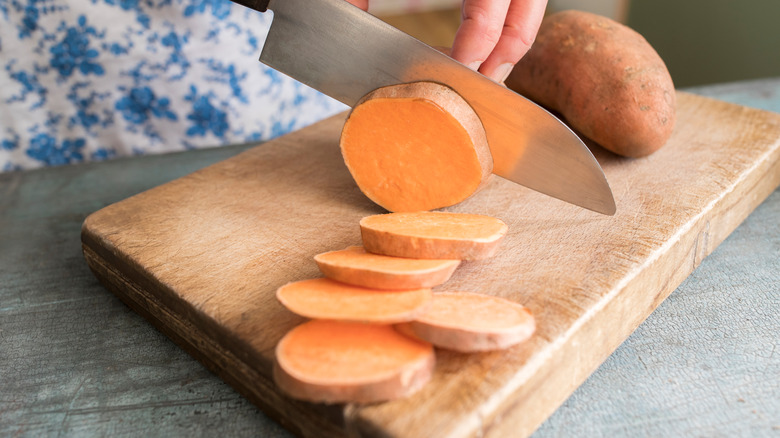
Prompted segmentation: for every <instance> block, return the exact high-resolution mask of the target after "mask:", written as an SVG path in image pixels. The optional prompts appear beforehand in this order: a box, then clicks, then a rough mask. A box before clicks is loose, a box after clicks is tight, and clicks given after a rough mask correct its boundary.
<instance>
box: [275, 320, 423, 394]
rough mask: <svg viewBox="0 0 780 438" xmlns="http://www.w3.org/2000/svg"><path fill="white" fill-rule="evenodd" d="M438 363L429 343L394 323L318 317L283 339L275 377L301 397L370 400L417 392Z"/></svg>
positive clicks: (283, 386)
mask: <svg viewBox="0 0 780 438" xmlns="http://www.w3.org/2000/svg"><path fill="white" fill-rule="evenodd" d="M434 364H435V356H434V351H433V347H432V346H431V345H430V344H429V343H427V342H423V341H419V340H415V339H412V338H410V337H407V336H404V335H402V334H400V333H398V332H397V331H395V330H394V329H393V328H392V326H388V325H373V324H360V323H350V322H337V321H327V320H314V321H309V322H306V323H304V324H302V325H299V326H298V327H296V328H294V329H292V330H291V331H290V332H289V333H287V335H285V336H284V338H282V340H281V341H279V344H278V345H277V347H276V363H275V367H274V380H275V382H276V384H277V385H278V386H279V388H280V389H281V390H282V391H283V392H284V393H286V394H288V395H289V396H291V397H293V398H297V399H301V400H308V401H312V402H324V403H342V402H357V403H370V402H379V401H386V400H393V399H397V398H401V397H406V396H409V395H411V394H412V393H414V392H416V391H417V390H418V389H420V388H422V387H423V386H424V385H425V384H426V383H427V382H428V381H429V380H430V378H431V376H432V374H433V369H434Z"/></svg>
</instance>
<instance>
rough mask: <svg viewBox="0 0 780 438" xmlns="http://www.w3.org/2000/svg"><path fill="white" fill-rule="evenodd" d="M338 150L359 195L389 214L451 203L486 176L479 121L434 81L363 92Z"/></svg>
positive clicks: (488, 167) (488, 160)
mask: <svg viewBox="0 0 780 438" xmlns="http://www.w3.org/2000/svg"><path fill="white" fill-rule="evenodd" d="M340 144H341V152H342V155H343V157H344V163H345V164H346V165H347V168H348V169H349V172H350V173H351V174H352V177H353V178H354V180H355V182H356V183H357V185H358V187H359V188H360V190H361V191H362V192H363V193H364V194H365V195H366V196H367V197H368V198H369V199H371V200H372V201H374V202H375V203H377V204H378V205H380V206H382V207H384V208H385V209H387V210H389V211H423V210H434V209H437V208H442V207H448V206H451V205H454V204H457V203H459V202H461V201H463V200H465V199H466V198H468V197H469V196H471V195H472V194H473V193H475V192H476V191H477V190H478V189H479V188H481V187H482V186H483V185H484V183H485V182H486V181H487V180H488V178H489V176H490V175H491V172H492V171H493V158H492V155H491V154H490V149H489V148H488V143H487V136H486V134H485V129H484V127H483V126H482V121H481V120H480V119H479V116H477V114H476V112H474V110H473V109H472V108H471V106H470V105H469V104H468V103H467V102H466V101H465V100H464V99H463V98H462V97H461V96H460V95H459V94H458V93H457V92H455V91H454V90H452V89H451V88H449V87H447V86H445V85H442V84H438V83H434V82H414V83H409V84H400V85H392V86H388V87H383V88H379V89H377V90H374V91H372V92H371V93H369V94H367V95H366V96H364V97H363V98H362V99H361V100H360V101H358V103H357V104H356V105H355V107H354V108H353V109H352V111H351V112H350V114H349V117H348V118H347V121H346V122H345V123H344V128H343V130H342V133H341V141H340Z"/></svg>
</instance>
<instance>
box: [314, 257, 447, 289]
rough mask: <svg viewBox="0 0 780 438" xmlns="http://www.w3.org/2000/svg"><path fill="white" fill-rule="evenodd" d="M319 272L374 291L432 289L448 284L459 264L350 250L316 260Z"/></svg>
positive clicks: (315, 258) (316, 258)
mask: <svg viewBox="0 0 780 438" xmlns="http://www.w3.org/2000/svg"><path fill="white" fill-rule="evenodd" d="M314 261H316V262H317V266H319V268H320V271H322V273H323V274H324V275H325V276H326V277H328V278H330V279H332V280H336V281H339V282H342V283H347V284H352V285H356V286H363V287H368V288H373V289H418V288H431V287H434V286H438V285H440V284H442V283H444V282H445V281H447V280H448V279H449V278H450V276H452V273H453V272H455V269H456V268H457V267H458V265H459V264H460V260H446V259H445V260H424V259H410V258H403V257H390V256H385V255H380V254H372V253H370V252H367V251H366V250H365V248H363V247H362V246H351V247H349V248H346V249H342V250H339V251H330V252H326V253H322V254H318V255H316V256H315V257H314Z"/></svg>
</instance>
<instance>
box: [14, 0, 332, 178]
mask: <svg viewBox="0 0 780 438" xmlns="http://www.w3.org/2000/svg"><path fill="white" fill-rule="evenodd" d="M270 22H271V16H270V14H267V13H265V14H261V13H259V12H256V11H252V10H249V9H247V8H244V7H243V6H239V5H237V4H233V3H231V2H230V1H229V0H0V171H10V170H22V169H32V168H37V167H43V166H54V165H62V164H68V163H78V162H85V161H94V160H105V159H109V158H112V157H119V156H128V155H138V154H147V153H162V152H171V151H178V150H185V149H191V148H201V147H210V146H218V145H225V144H233V143H242V142H252V141H259V140H267V139H269V138H273V137H276V136H278V135H281V134H285V133H287V132H289V131H292V130H295V129H299V128H301V127H303V126H306V125H308V124H310V123H313V122H315V121H317V120H320V119H322V118H324V117H326V116H329V115H331V114H334V113H336V112H338V111H342V110H344V109H346V107H345V106H343V105H342V104H340V103H338V102H336V101H334V100H332V99H330V98H328V97H325V96H323V95H322V94H320V93H318V92H316V91H314V90H312V89H310V88H308V87H306V86H304V85H302V84H300V83H298V82H296V81H294V80H292V79H290V78H288V77H286V76H284V75H281V74H279V73H278V72H276V71H274V70H272V69H270V68H268V67H266V66H264V65H263V64H261V63H260V62H258V57H259V54H260V50H261V48H262V43H263V41H264V39H265V36H266V34H267V32H268V27H269V25H270Z"/></svg>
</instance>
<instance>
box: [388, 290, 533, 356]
mask: <svg viewBox="0 0 780 438" xmlns="http://www.w3.org/2000/svg"><path fill="white" fill-rule="evenodd" d="M406 330H408V331H409V332H410V333H411V334H414V335H415V336H417V337H418V338H419V339H423V340H425V341H428V342H430V343H432V344H433V345H435V346H436V347H439V348H444V349H447V350H454V351H459V352H463V353H471V352H477V351H489V350H501V349H505V348H509V347H511V346H513V345H516V344H519V343H521V342H523V341H525V340H527V339H528V338H529V337H531V335H532V334H533V332H534V330H536V322H535V320H534V317H533V315H532V314H531V312H530V311H529V310H528V309H527V308H526V307H524V306H522V305H520V304H517V303H515V302H512V301H509V300H505V299H503V298H498V297H493V296H490V295H483V294H476V293H470V292H437V293H435V294H434V295H433V300H431V303H430V305H429V306H427V307H426V310H425V312H424V313H422V314H421V315H420V316H418V317H417V318H416V319H415V320H414V321H412V322H409V323H404V324H400V325H399V331H401V332H404V331H406Z"/></svg>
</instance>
